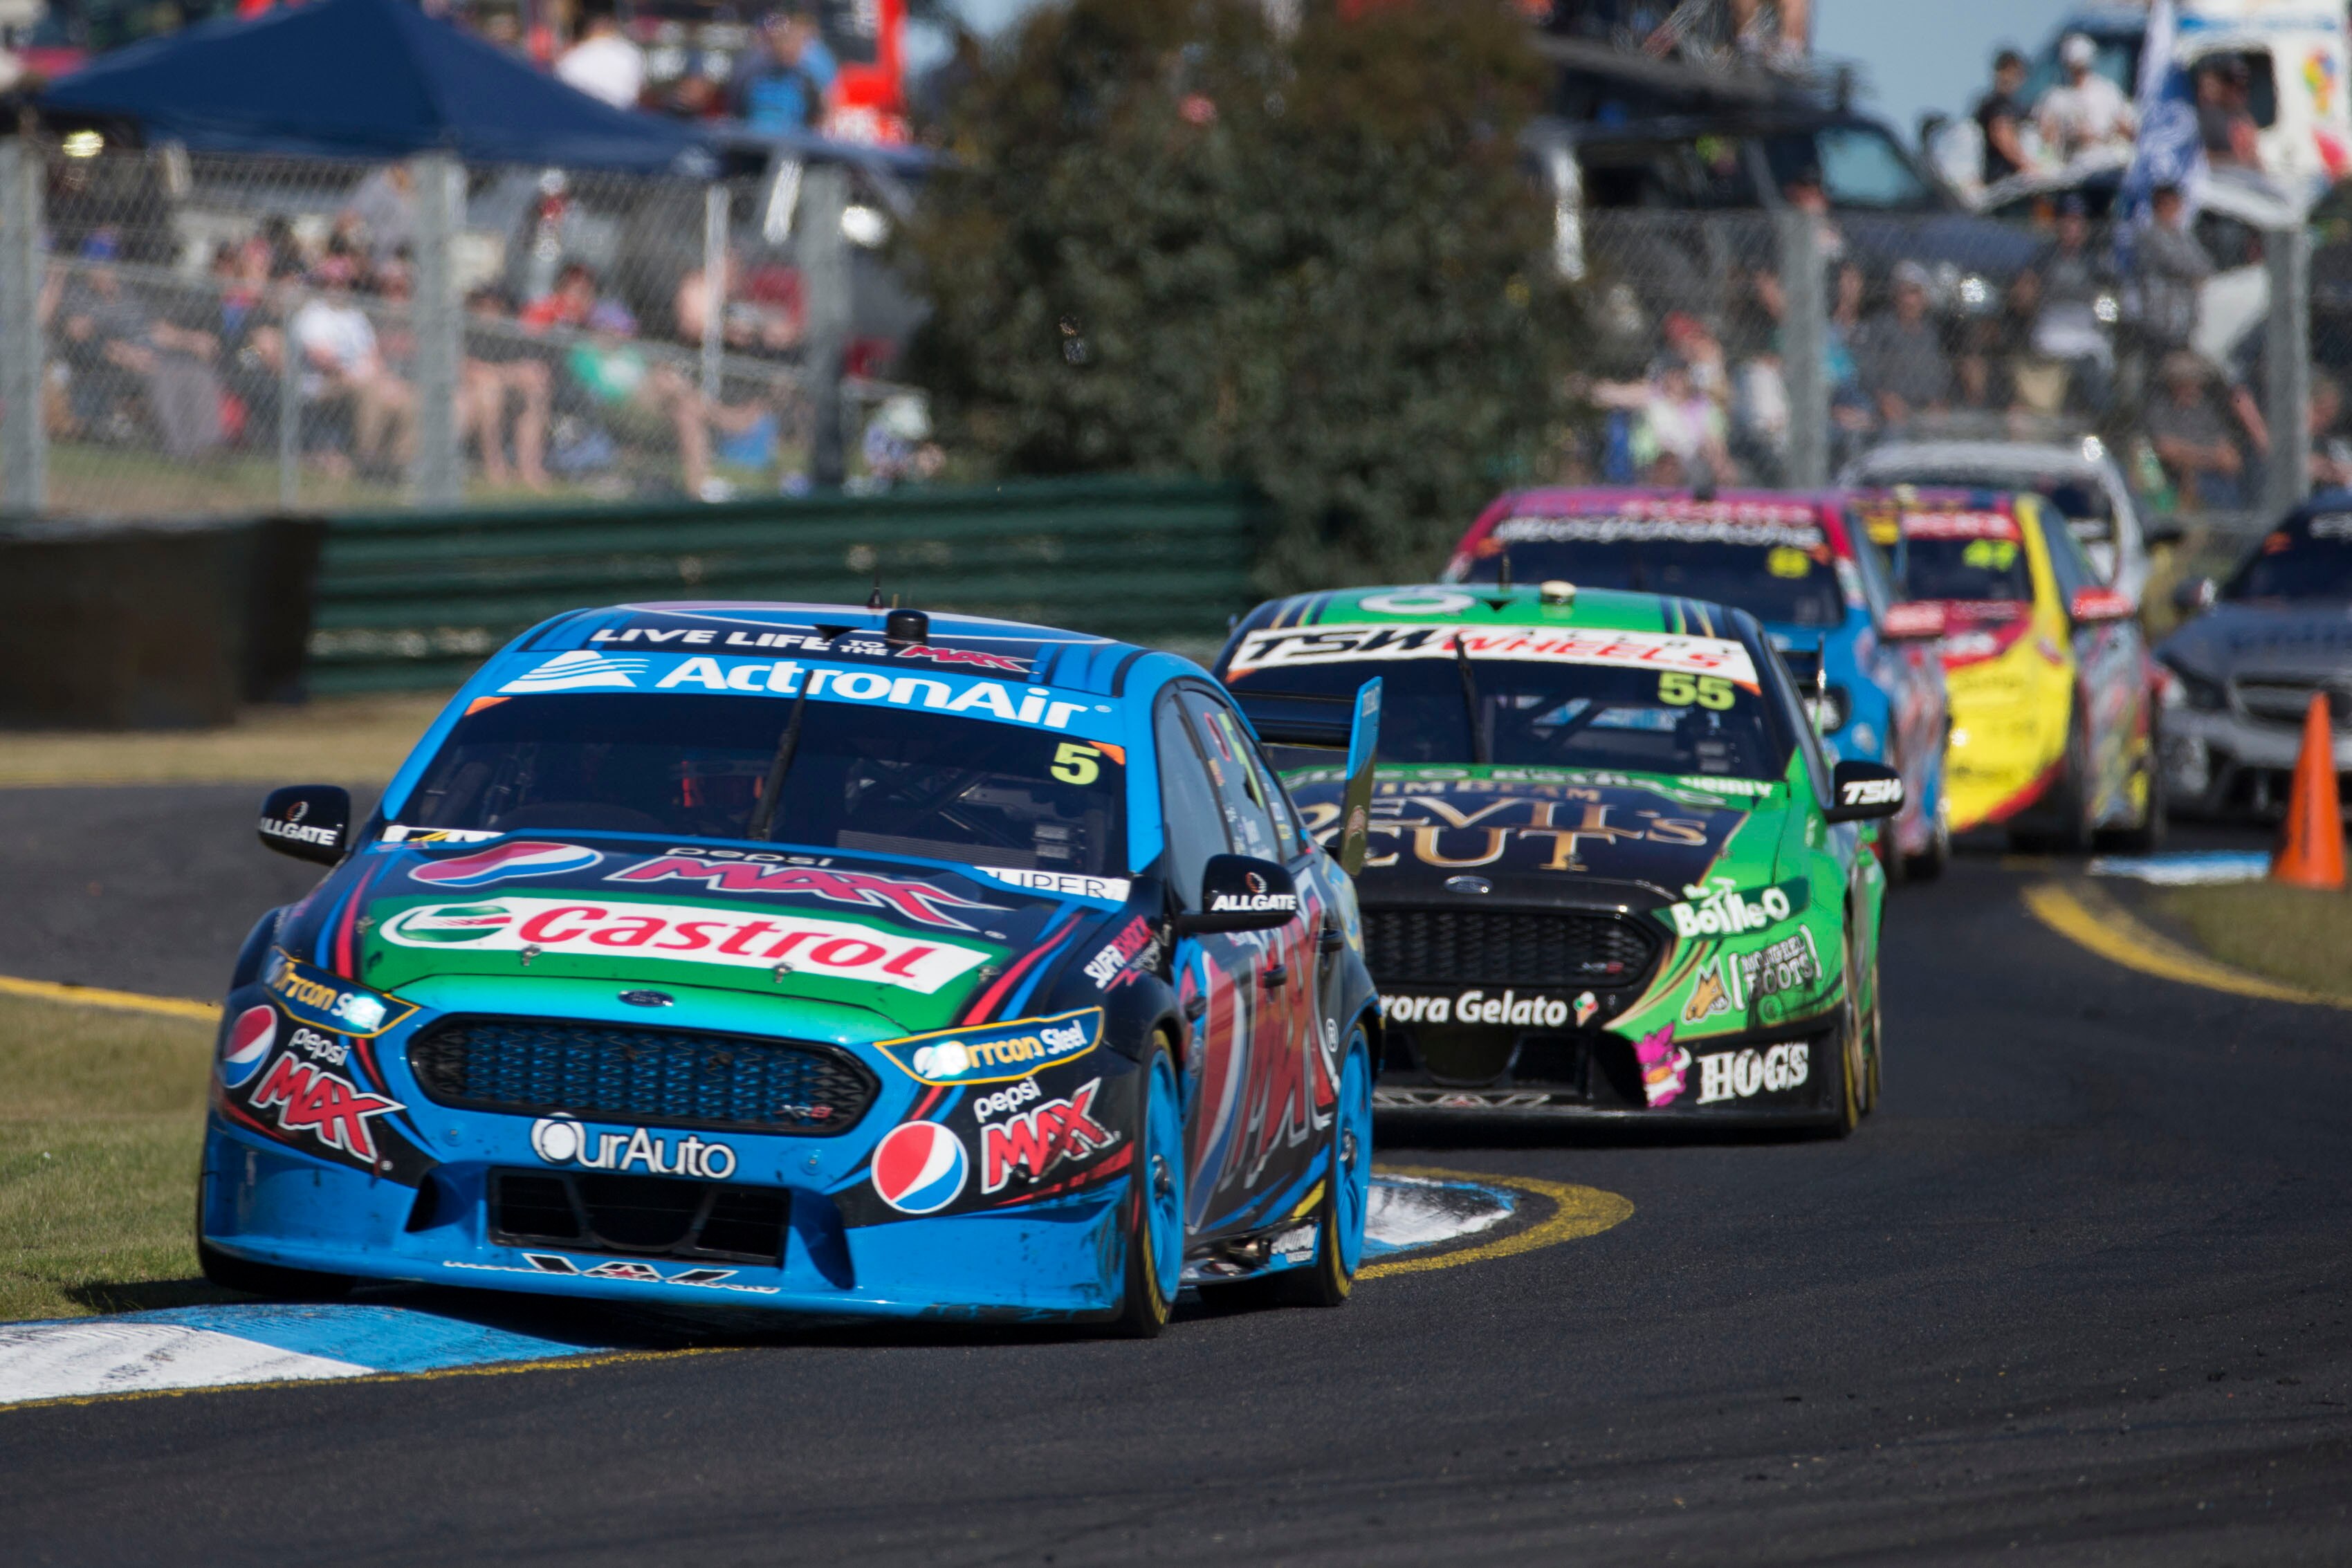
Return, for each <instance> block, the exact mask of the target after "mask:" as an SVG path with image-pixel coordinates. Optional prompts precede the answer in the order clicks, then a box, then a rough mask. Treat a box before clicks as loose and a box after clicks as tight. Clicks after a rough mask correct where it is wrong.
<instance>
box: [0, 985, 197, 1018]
mask: <svg viewBox="0 0 2352 1568" xmlns="http://www.w3.org/2000/svg"><path fill="white" fill-rule="evenodd" d="M0 997H31V998H34V999H36V1000H37V1001H44V1002H63V1003H65V1004H66V1005H67V1006H68V1007H76V1008H112V1009H117V1010H118V1011H121V1012H133V1013H157V1014H160V1015H162V1016H163V1017H164V1018H174V1019H194V1020H196V1021H197V1022H199V1023H218V1022H219V1021H220V1009H219V1008H217V1007H215V1006H214V1005H213V1004H212V1003H210V1002H197V1001H188V1000H184V999H183V998H179V997H148V996H142V995H141V994H140V993H138V992H137V991H110V990H107V989H105V988H103V987H100V986H64V985H59V984H58V982H56V981H55V980H20V979H18V978H17V977H15V976H14V975H0Z"/></svg>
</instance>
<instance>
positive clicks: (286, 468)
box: [278, 287, 309, 512]
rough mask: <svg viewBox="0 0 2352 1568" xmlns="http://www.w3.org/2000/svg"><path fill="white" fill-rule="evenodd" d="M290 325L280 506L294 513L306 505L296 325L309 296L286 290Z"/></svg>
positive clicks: (282, 400)
mask: <svg viewBox="0 0 2352 1568" xmlns="http://www.w3.org/2000/svg"><path fill="white" fill-rule="evenodd" d="M285 300H286V325H285V328H284V330H283V331H281V332H280V333H279V335H278V508H279V509H280V510H281V511H288V512H290V511H292V510H294V509H295V508H296V507H299V506H300V505H301V504H302V345H301V343H300V342H299V340H297V339H296V338H295V336H294V323H295V320H296V319H297V318H299V316H300V315H301V314H302V307H303V306H304V305H305V304H307V303H308V302H309V296H308V295H307V294H305V293H304V291H303V290H301V289H300V288H293V287H289V289H287V291H286V296H285Z"/></svg>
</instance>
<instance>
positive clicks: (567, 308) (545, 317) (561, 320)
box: [518, 261, 596, 331]
mask: <svg viewBox="0 0 2352 1568" xmlns="http://www.w3.org/2000/svg"><path fill="white" fill-rule="evenodd" d="M594 308H596V269H595V268H594V267H590V266H589V265H588V264H587V263H585V262H580V261H572V262H566V263H564V265H563V270H562V271H561V272H559V273H557V274H556V275H555V287H553V288H551V289H550V290H548V291H547V292H546V293H545V294H543V295H541V296H540V298H537V299H534V300H532V301H531V302H530V304H528V305H526V306H524V307H523V308H522V314H521V316H520V318H518V319H520V321H521V322H522V324H523V325H524V326H525V327H528V328H530V329H531V330H532V331H539V330H541V329H544V328H548V327H584V326H586V325H587V324H588V313H589V312H590V311H591V310H593V309H594Z"/></svg>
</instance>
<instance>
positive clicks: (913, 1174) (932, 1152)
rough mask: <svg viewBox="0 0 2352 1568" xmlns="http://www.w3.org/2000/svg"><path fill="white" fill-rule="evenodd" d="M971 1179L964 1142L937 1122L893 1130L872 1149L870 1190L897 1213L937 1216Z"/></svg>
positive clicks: (908, 1124) (907, 1124) (969, 1161)
mask: <svg viewBox="0 0 2352 1568" xmlns="http://www.w3.org/2000/svg"><path fill="white" fill-rule="evenodd" d="M970 1175H971V1156H970V1155H967V1154H965V1153H964V1148H963V1143H962V1141H961V1139H959V1138H958V1137H957V1136H956V1135H955V1134H953V1133H950V1132H949V1131H948V1130H947V1129H946V1128H945V1127H942V1126H940V1124H938V1123H937V1122H908V1123H906V1124H903V1125H901V1126H897V1127H893V1128H891V1129H890V1132H889V1134H888V1135H887V1136H886V1137H885V1138H883V1140H882V1141H881V1142H880V1143H879V1144H877V1145H875V1146H874V1191H875V1192H876V1194H877V1195H878V1196H879V1197H881V1199H882V1201H883V1202H885V1203H887V1204H888V1205H889V1206H890V1207H893V1208H895V1209H897V1210H898V1212H899V1213H901V1214H937V1213H938V1212H939V1211H940V1209H942V1208H945V1207H947V1206H948V1205H950V1204H951V1203H953V1202H954V1201H955V1200H956V1199H957V1198H958V1197H961V1196H962V1194H963V1185H964V1181H965V1179H966V1178H967V1177H968V1176H970Z"/></svg>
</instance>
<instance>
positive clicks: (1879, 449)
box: [1838, 435, 2171, 604]
mask: <svg viewBox="0 0 2352 1568" xmlns="http://www.w3.org/2000/svg"><path fill="white" fill-rule="evenodd" d="M1838 483H1839V484H1841V485H1845V486H1856V487H1861V488H1873V489H1876V488H1884V487H1885V486H1893V485H1916V486H1921V487H1923V488H1937V489H1944V488H1952V487H1959V488H1966V489H1971V490H2030V491H2032V493H2033V494H2035V495H2037V496H2040V497H2042V499H2043V500H2045V501H2046V502H2048V503H2049V504H2050V505H2051V506H2052V507H2054V508H2055V509H2056V510H2057V511H2058V513H2059V514H2060V515H2061V516H2063V517H2064V518H2065V519H2066V527H2067V529H2068V531H2069V532H2071V533H2073V534H2074V537H2075V538H2077V539H2079V540H2080V541H2082V545H2083V552H2084V554H2085V555H2087V556H2089V557H2090V558H2091V564H2092V565H2093V566H2095V567H2096V568H2097V569H2098V570H2099V575H2100V576H2101V577H2103V578H2105V580H2106V582H2107V584H2108V586H2109V587H2111V588H2114V589H2116V590H2117V591H2120V592H2122V593H2124V594H2126V595H2127V596H2128V597H2129V598H2130V599H2131V601H2132V602H2133V603H2134V604H2137V603H2138V602H2139V601H2140V595H2141V593H2142V591H2144V590H2146V588H2147V577H2148V570H2149V569H2148V558H2147V550H2148V543H2149V540H2148V535H2149V533H2150V531H2151V530H2150V529H2148V528H2147V527H2146V526H2144V525H2143V524H2142V522H2141V520H2140V515H2139V507H2138V506H2137V503H2135V502H2134V500H2133V499H2132V493H2131V486H2128V485H2126V484H2125V483H2124V475H2123V470H2122V469H2121V468H2119V467H2117V466H2116V460H2115V458H2114V456H2113V455H2110V454H2109V453H2108V451H2107V449H2106V445H2105V443H2104V442H2102V441H2100V440H2099V438H2098V437H2096V436H2095V435H2086V436H2084V437H2083V438H2082V439H2080V440H2078V441H2073V442H2057V441H2053V442H2046V443H2043V442H2027V441H1890V442H1888V443H1886V444H1885V445H1882V446H1875V447H1873V448H1872V449H1871V450H1870V451H1868V452H1865V453H1864V454H1863V455H1861V456H1859V457H1857V458H1855V459H1854V460H1853V462H1852V463H1850V464H1848V465H1846V469H1845V472H1844V473H1843V474H1841V475H1840V476H1838ZM2170 537H2171V536H2170V534H2169V532H2168V533H2167V534H2166V535H2165V538H2170ZM2158 542H2159V543H2161V542H2165V539H2163V538H2160V539H2159V540H2158Z"/></svg>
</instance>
